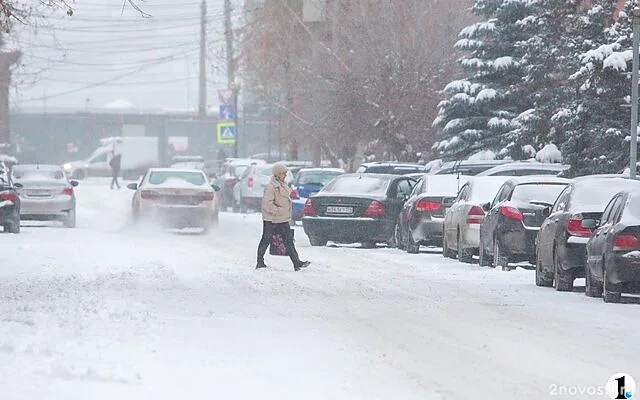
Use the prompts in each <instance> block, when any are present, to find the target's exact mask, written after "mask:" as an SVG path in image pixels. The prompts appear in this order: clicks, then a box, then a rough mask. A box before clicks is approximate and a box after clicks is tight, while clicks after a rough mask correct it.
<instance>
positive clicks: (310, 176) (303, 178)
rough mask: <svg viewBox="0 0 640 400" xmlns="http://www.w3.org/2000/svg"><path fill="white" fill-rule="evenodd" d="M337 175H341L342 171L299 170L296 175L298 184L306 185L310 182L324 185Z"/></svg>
mask: <svg viewBox="0 0 640 400" xmlns="http://www.w3.org/2000/svg"><path fill="white" fill-rule="evenodd" d="M338 175H342V173H341V172H337V171H314V172H301V173H300V176H299V177H298V185H308V184H310V183H315V184H318V183H320V184H322V185H325V184H326V183H327V182H329V181H330V180H332V179H333V178H335V177H336V176H338Z"/></svg>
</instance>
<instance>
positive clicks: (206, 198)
mask: <svg viewBox="0 0 640 400" xmlns="http://www.w3.org/2000/svg"><path fill="white" fill-rule="evenodd" d="M202 200H204V201H211V200H213V192H205V193H202Z"/></svg>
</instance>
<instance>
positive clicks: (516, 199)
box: [479, 176, 571, 270]
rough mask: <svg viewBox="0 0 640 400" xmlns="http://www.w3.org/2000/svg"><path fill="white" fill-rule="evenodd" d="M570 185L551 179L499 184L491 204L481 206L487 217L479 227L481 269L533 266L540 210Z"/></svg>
mask: <svg viewBox="0 0 640 400" xmlns="http://www.w3.org/2000/svg"><path fill="white" fill-rule="evenodd" d="M570 182H571V181H570V180H569V179H565V178H556V177H554V176H523V177H519V178H511V179H509V180H507V181H506V182H505V183H504V184H502V187H500V189H498V193H497V194H496V197H495V198H494V199H493V202H492V203H486V204H484V205H483V206H482V208H483V210H484V211H485V212H486V215H485V217H484V219H483V221H482V224H481V225H480V248H479V255H480V257H479V258H480V260H479V263H480V265H481V266H484V265H493V266H495V267H500V268H502V269H503V270H509V269H510V267H509V263H517V262H522V261H529V262H530V263H531V264H535V255H536V251H535V240H536V235H537V234H538V230H539V229H540V225H542V221H544V219H545V216H544V215H543V210H544V209H545V207H550V206H551V205H552V204H553V203H554V202H555V201H556V198H557V197H558V195H559V194H560V192H562V190H563V189H564V188H566V187H567V185H568V184H569V183H570ZM489 257H492V260H491V259H490V258H489Z"/></svg>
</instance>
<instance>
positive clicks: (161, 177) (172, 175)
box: [149, 171, 205, 185]
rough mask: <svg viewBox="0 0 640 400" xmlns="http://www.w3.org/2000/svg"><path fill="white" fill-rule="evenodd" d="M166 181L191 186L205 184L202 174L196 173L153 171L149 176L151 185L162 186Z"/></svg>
mask: <svg viewBox="0 0 640 400" xmlns="http://www.w3.org/2000/svg"><path fill="white" fill-rule="evenodd" d="M167 181H183V182H189V183H191V184H193V185H202V184H204V183H205V179H204V176H203V175H202V173H200V172H196V171H153V172H151V174H150V175H149V183H150V184H152V185H162V184H163V183H166V182H167Z"/></svg>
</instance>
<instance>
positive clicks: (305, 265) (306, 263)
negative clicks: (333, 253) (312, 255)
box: [293, 261, 311, 271]
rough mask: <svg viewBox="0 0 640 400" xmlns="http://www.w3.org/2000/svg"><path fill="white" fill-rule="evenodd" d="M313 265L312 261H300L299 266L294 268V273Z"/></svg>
mask: <svg viewBox="0 0 640 400" xmlns="http://www.w3.org/2000/svg"><path fill="white" fill-rule="evenodd" d="M309 264H311V261H300V262H299V263H298V264H296V265H294V266H293V270H294V271H300V269H302V268H307V267H308V266H309Z"/></svg>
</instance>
